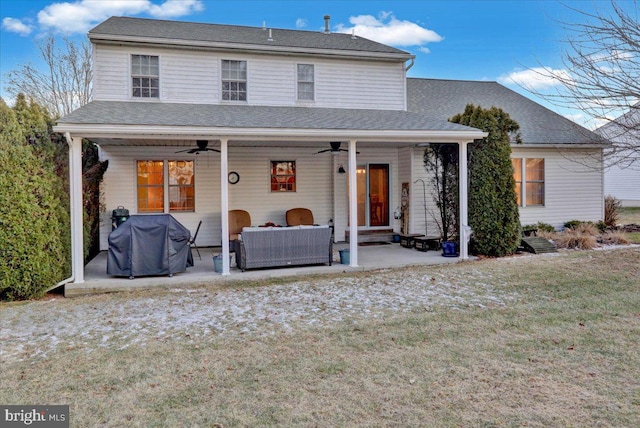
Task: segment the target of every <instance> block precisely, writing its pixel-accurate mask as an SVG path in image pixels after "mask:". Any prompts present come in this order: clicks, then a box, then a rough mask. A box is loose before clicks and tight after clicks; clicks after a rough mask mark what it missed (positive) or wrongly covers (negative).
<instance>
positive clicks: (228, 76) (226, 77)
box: [222, 59, 247, 101]
mask: <svg viewBox="0 0 640 428" xmlns="http://www.w3.org/2000/svg"><path fill="white" fill-rule="evenodd" d="M222 99H223V100H224V101H247V61H233V60H227V59H223V60H222Z"/></svg>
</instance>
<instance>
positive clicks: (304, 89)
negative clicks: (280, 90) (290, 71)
mask: <svg viewBox="0 0 640 428" xmlns="http://www.w3.org/2000/svg"><path fill="white" fill-rule="evenodd" d="M314 86H315V84H314V71H313V64H298V100H299V101H313V100H314V89H315V88H314Z"/></svg>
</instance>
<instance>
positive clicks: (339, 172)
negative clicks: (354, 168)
mask: <svg viewBox="0 0 640 428" xmlns="http://www.w3.org/2000/svg"><path fill="white" fill-rule="evenodd" d="M346 172H347V171H345V169H344V167H343V166H342V164H340V166H339V167H338V174H345V173H346Z"/></svg>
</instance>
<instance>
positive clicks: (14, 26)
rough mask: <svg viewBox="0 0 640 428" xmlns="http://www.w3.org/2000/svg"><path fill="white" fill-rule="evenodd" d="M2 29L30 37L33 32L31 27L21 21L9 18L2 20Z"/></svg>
mask: <svg viewBox="0 0 640 428" xmlns="http://www.w3.org/2000/svg"><path fill="white" fill-rule="evenodd" d="M2 28H4V29H5V30H7V31H9V32H11V33H18V34H20V35H21V36H28V35H29V34H31V31H33V27H32V26H31V25H28V24H25V23H24V22H22V21H20V20H19V19H15V18H9V17H7V18H4V19H3V20H2Z"/></svg>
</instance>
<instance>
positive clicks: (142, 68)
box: [131, 55, 160, 98]
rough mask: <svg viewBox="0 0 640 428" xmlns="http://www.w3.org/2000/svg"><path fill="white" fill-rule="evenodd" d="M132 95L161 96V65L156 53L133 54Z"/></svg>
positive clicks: (140, 96)
mask: <svg viewBox="0 0 640 428" xmlns="http://www.w3.org/2000/svg"><path fill="white" fill-rule="evenodd" d="M131 90H132V93H131V95H132V96H133V97H134V98H160V66H159V61H158V57H157V56H155V55H131Z"/></svg>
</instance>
